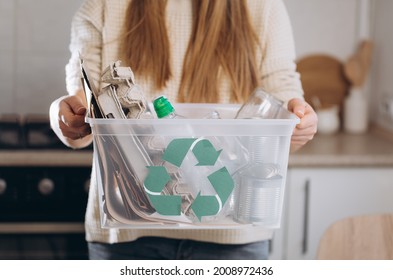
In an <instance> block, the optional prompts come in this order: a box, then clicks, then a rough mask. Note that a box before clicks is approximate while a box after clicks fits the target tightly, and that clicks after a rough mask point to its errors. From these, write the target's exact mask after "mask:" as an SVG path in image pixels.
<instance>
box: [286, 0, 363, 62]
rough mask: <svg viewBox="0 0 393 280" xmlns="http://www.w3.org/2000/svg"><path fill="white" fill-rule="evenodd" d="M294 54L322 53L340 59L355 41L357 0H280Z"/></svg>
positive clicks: (356, 33) (350, 51) (299, 56)
mask: <svg viewBox="0 0 393 280" xmlns="http://www.w3.org/2000/svg"><path fill="white" fill-rule="evenodd" d="M284 2H285V4H286V6H287V9H288V13H289V16H290V18H291V22H292V26H293V32H294V36H295V44H296V49H297V56H298V58H301V57H303V56H305V55H309V54H315V53H323V54H329V55H332V56H334V57H336V58H338V59H339V60H342V61H344V60H345V59H347V58H348V56H349V55H350V54H352V53H353V51H354V50H355V47H356V43H357V40H358V9H359V7H358V6H359V0H284Z"/></svg>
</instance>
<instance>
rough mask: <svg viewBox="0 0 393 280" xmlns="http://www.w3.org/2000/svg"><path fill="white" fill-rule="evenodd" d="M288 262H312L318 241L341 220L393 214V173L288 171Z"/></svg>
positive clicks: (378, 170) (372, 170)
mask: <svg viewBox="0 0 393 280" xmlns="http://www.w3.org/2000/svg"><path fill="white" fill-rule="evenodd" d="M287 196H288V197H287V198H288V200H287V201H288V203H287V205H286V206H287V208H286V209H287V213H286V215H287V232H286V238H285V239H286V249H285V257H286V258H287V259H315V257H316V252H317V249H318V244H319V240H320V238H321V236H322V234H323V233H324V231H325V230H326V229H327V228H328V227H329V225H331V224H332V223H333V222H335V221H337V220H339V219H342V218H344V217H348V216H352V215H359V214H372V213H382V212H393V169H391V168H342V169H291V170H290V171H289V172H288V188H287Z"/></svg>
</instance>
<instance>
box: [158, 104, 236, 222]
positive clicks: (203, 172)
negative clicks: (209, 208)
mask: <svg viewBox="0 0 393 280" xmlns="http://www.w3.org/2000/svg"><path fill="white" fill-rule="evenodd" d="M153 106H154V109H155V111H156V114H157V117H158V118H159V119H186V117H184V116H182V115H179V114H178V113H176V111H175V109H174V108H173V106H172V104H171V103H170V102H169V101H168V99H167V98H166V97H165V96H159V97H157V98H156V99H155V100H154V101H153ZM202 118H203V119H220V115H219V112H217V111H215V110H213V111H212V112H209V113H208V114H207V115H205V116H203V117H202ZM190 130H191V131H190ZM185 135H186V136H185V138H195V141H194V142H193V144H192V145H191V147H190V150H193V149H194V147H195V146H196V145H198V142H199V141H204V140H208V141H209V142H210V144H212V145H213V147H214V149H217V150H216V152H217V155H218V158H217V159H216V160H215V163H214V165H210V164H209V165H200V164H199V162H198V159H197V158H196V157H195V156H194V155H193V153H192V152H190V151H189V152H188V153H187V154H186V156H185V158H184V160H183V162H182V163H181V166H180V168H179V169H178V170H177V171H175V170H174V169H173V166H172V165H171V164H167V163H165V162H164V163H163V164H164V166H165V167H166V168H167V170H168V172H169V173H172V172H177V173H175V174H176V176H172V177H177V179H178V186H180V188H178V186H174V187H173V188H174V190H172V192H173V191H174V192H175V193H176V192H177V193H178V194H181V195H182V196H185V197H186V199H185V200H187V199H188V200H189V201H190V202H191V204H192V203H193V201H195V199H197V197H198V196H200V195H201V196H215V197H218V196H217V192H216V190H215V189H214V187H213V186H212V184H211V182H210V181H209V180H208V176H209V175H211V174H212V173H214V172H215V171H218V170H220V169H221V168H223V167H226V168H227V170H228V173H229V174H230V172H231V171H230V168H229V166H230V164H232V165H233V161H234V160H233V156H232V158H231V154H228V152H229V151H227V150H226V143H225V141H223V140H225V139H221V138H218V137H214V136H209V137H203V136H201V137H197V136H194V135H193V133H192V127H191V126H190V127H189V128H188V132H187V129H185ZM172 140H173V139H168V138H167V139H164V143H165V144H166V145H168V144H169V142H171V141H172ZM224 146H225V147H224ZM219 150H221V151H219ZM178 189H181V191H182V193H179V192H178ZM226 201H228V202H229V203H227V204H222V202H224V203H225V202H226ZM230 201H231V198H230V197H225V201H222V200H221V201H220V203H221V204H220V205H221V206H220V207H222V208H220V210H219V211H218V213H216V214H215V215H212V216H203V220H202V221H203V222H212V221H215V220H219V219H221V218H222V217H223V216H226V215H227V213H228V212H230V211H232V209H233V205H232V206H231V205H230ZM194 214H195V213H194ZM194 214H192V213H191V212H188V213H186V215H187V216H193V215H194ZM195 215H196V216H198V214H195ZM193 218H194V221H197V220H196V218H195V217H193ZM198 218H200V217H198Z"/></svg>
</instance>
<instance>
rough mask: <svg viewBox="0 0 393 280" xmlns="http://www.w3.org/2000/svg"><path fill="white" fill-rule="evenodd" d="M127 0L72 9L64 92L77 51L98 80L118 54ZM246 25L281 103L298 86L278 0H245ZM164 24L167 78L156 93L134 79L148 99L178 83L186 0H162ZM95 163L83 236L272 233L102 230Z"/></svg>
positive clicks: (94, 1)
mask: <svg viewBox="0 0 393 280" xmlns="http://www.w3.org/2000/svg"><path fill="white" fill-rule="evenodd" d="M128 3H129V0H128V1H126V0H122V1H119V0H85V2H84V3H83V5H82V6H81V8H80V9H79V10H78V12H77V13H76V15H75V17H74V19H73V22H72V30H71V44H70V50H71V58H70V61H69V63H68V64H67V66H66V82H67V90H68V92H69V93H70V94H73V93H75V92H76V91H77V90H79V89H81V83H80V66H79V53H82V54H83V56H84V59H85V60H86V61H87V63H88V64H89V68H90V70H91V72H92V73H91V74H92V77H93V78H94V79H96V80H97V81H98V80H99V77H100V73H101V72H102V71H103V70H104V69H105V68H106V67H107V66H108V65H109V64H110V63H112V62H114V61H116V60H118V59H119V53H118V49H119V41H118V40H117V38H118V37H119V35H120V34H121V31H122V26H123V19H124V17H125V11H126V9H127V5H128ZM247 3H248V6H249V12H250V18H251V21H252V24H253V26H254V28H255V30H256V32H257V34H259V36H260V42H261V43H262V48H261V49H258V51H257V59H258V61H259V67H260V73H261V77H260V79H261V85H262V86H263V88H265V90H266V91H267V92H269V93H272V94H274V95H276V96H277V97H278V98H280V99H282V100H283V101H285V102H287V101H288V100H289V99H291V98H294V97H300V98H301V97H302V95H303V91H302V88H301V83H300V79H299V75H298V73H297V72H296V70H295V69H296V65H295V63H294V59H295V52H294V44H293V35H292V30H291V25H290V22H289V18H288V15H287V12H286V9H285V7H284V5H283V3H282V0H247ZM166 24H167V29H168V34H169V40H170V43H171V54H172V55H171V69H172V73H173V78H172V79H171V80H170V81H169V82H168V83H167V86H166V88H165V89H164V90H162V91H161V92H160V93H158V92H154V90H153V87H152V83H151V82H149V81H148V80H142V79H139V78H138V73H135V75H136V80H137V82H138V84H139V85H140V86H141V87H142V89H143V91H144V93H145V94H146V97H147V99H148V100H152V98H154V97H155V96H157V95H158V94H161V93H163V92H164V93H165V95H166V96H167V97H168V98H169V100H176V95H177V92H178V88H179V85H180V77H181V71H182V65H183V57H184V54H185V52H186V49H187V45H188V40H189V37H190V34H191V25H192V16H191V0H187V1H186V0H168V5H167V8H166ZM219 92H220V98H219V99H220V102H222V103H228V102H229V94H230V89H229V82H228V80H227V79H226V78H225V77H224V78H223V79H222V81H221V84H220V91H219ZM98 204H99V203H98V192H97V185H96V175H95V166H94V164H93V170H92V180H91V187H90V192H89V200H88V205H87V211H86V219H85V228H86V239H87V240H88V241H98V242H105V243H116V242H125V241H132V240H135V239H137V238H139V237H142V236H161V237H168V238H178V239H193V240H199V241H208V242H217V243H232V244H239V243H248V242H254V241H259V240H265V239H269V238H271V237H272V231H271V230H265V229H261V228H258V227H247V228H242V229H198V230H189V229H187V230H185V229H174V230H167V229H103V228H101V224H100V213H99V205H98Z"/></svg>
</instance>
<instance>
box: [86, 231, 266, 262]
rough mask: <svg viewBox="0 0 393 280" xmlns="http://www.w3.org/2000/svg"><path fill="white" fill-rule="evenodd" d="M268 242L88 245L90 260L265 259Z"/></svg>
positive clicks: (152, 241) (153, 240) (149, 239)
mask: <svg viewBox="0 0 393 280" xmlns="http://www.w3.org/2000/svg"><path fill="white" fill-rule="evenodd" d="M268 247H269V242H268V241H267V240H266V241H260V242H254V243H248V244H217V243H209V242H199V241H193V240H178V239H170V238H162V237H143V238H139V239H137V240H135V241H132V242H124V243H115V244H106V243H98V242H89V243H88V248H89V258H90V259H91V260H126V259H127V260H266V259H268V254H269V253H268V251H269V249H268Z"/></svg>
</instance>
